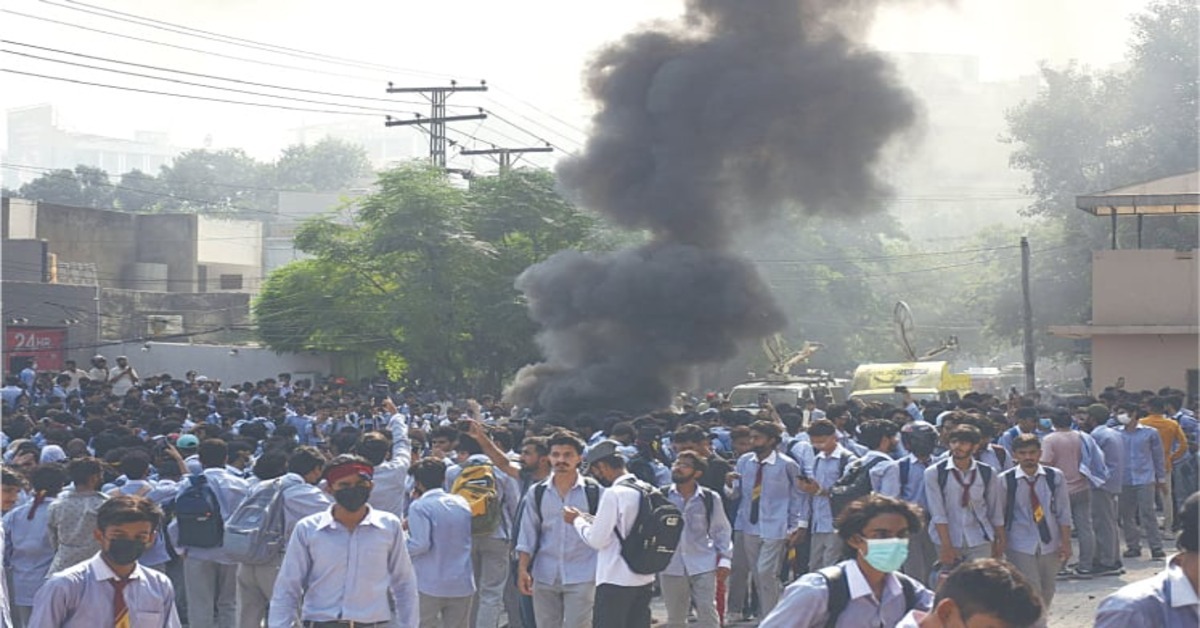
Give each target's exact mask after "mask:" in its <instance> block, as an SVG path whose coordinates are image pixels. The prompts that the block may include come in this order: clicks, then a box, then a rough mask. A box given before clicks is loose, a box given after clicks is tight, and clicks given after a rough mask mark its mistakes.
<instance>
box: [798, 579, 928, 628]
mask: <svg viewBox="0 0 1200 628" xmlns="http://www.w3.org/2000/svg"><path fill="white" fill-rule="evenodd" d="M817 573H819V574H821V577H822V578H825V588H826V590H827V591H828V600H827V602H826V604H825V612H826V614H827V617H826V619H825V628H836V626H837V621H838V618H839V617H841V615H842V611H845V610H846V607H847V606H849V605H850V583H849V582H848V581H847V580H846V570H845V569H843V568H842V566H841V565H833V566H831V567H824V568H822V569H819V570H818V571H817ZM893 575H895V576H896V578H897V579H898V580H900V589H901V590H902V591H903V592H904V611H905V612H906V613H907V612H908V611H911V610H913V609H915V608H916V607H917V585H916V583H915V582H914V581H913V579H912V578H909V577H908V576H906V575H904V574H902V573H900V572H896V573H895V574H893Z"/></svg>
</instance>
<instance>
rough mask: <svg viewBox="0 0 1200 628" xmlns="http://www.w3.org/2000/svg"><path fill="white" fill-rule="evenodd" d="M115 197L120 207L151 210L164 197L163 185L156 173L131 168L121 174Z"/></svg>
mask: <svg viewBox="0 0 1200 628" xmlns="http://www.w3.org/2000/svg"><path fill="white" fill-rule="evenodd" d="M115 197H116V201H117V206H118V207H119V208H120V209H123V210H125V211H128V212H145V211H150V210H152V209H154V207H155V206H156V205H157V204H158V203H159V201H161V200H162V199H163V193H162V186H161V185H159V181H158V179H157V178H155V177H154V175H152V174H146V173H145V172H142V171H141V170H130V171H129V172H126V173H125V174H123V175H121V183H120V184H118V185H117V188H116V190H115Z"/></svg>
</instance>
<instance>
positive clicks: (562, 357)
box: [509, 0, 915, 416]
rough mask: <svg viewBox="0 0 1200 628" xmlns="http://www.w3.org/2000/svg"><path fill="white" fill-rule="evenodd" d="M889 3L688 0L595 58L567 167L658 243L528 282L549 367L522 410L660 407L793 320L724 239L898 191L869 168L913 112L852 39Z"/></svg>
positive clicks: (604, 207)
mask: <svg viewBox="0 0 1200 628" xmlns="http://www.w3.org/2000/svg"><path fill="white" fill-rule="evenodd" d="M877 4H878V3H877V2H868V1H865V0H859V1H855V2H841V1H835V0H756V1H755V2H744V1H742V0H691V1H690V2H688V3H687V5H686V11H685V14H684V16H683V17H682V19H681V20H679V22H678V23H676V24H672V25H665V24H659V25H656V26H654V27H652V28H651V29H648V30H643V31H639V32H635V33H632V34H630V35H627V36H626V37H625V38H623V39H622V40H621V41H619V42H617V43H614V44H612V45H610V46H608V47H606V48H604V49H603V50H601V51H600V52H599V53H598V54H597V55H596V57H595V59H594V60H593V61H592V63H591V65H590V66H589V67H588V68H587V71H586V73H585V82H586V89H587V92H588V95H589V96H590V97H591V98H593V99H594V100H595V101H596V102H597V104H598V110H597V113H596V115H595V117H594V118H593V128H592V132H591V136H590V137H589V138H588V140H587V142H586V145H585V148H584V150H583V151H582V152H581V153H580V154H579V155H577V156H575V157H572V158H568V159H564V160H563V161H561V162H560V163H559V167H558V174H559V176H560V179H561V181H562V183H563V185H564V186H565V187H566V188H567V189H568V190H569V191H570V192H571V193H573V194H574V195H575V196H576V197H577V199H578V200H579V201H580V202H581V203H582V204H583V205H584V206H586V207H588V208H591V209H594V210H597V211H600V212H603V213H604V214H606V215H607V216H609V217H610V218H612V219H613V220H614V221H615V222H617V223H618V224H620V225H622V226H624V227H627V228H630V229H646V230H648V231H649V232H650V233H651V234H652V237H653V239H652V241H651V242H650V243H649V244H647V245H645V246H644V247H641V248H639V249H634V250H626V251H618V252H616V253H610V254H584V253H579V252H574V251H566V252H562V253H559V254H557V255H555V256H553V257H551V258H550V259H548V260H547V261H545V262H543V263H541V264H538V265H535V266H533V267H531V268H529V269H527V270H526V271H525V273H524V274H522V275H521V277H520V278H518V280H517V287H518V289H520V290H522V291H523V292H524V293H525V295H526V297H527V298H528V300H529V303H530V313H531V316H532V317H533V318H534V320H535V321H537V322H538V323H539V324H541V325H542V328H543V331H542V332H541V334H540V335H539V343H540V345H541V347H542V350H543V352H544V355H545V358H546V360H545V362H543V363H541V364H537V365H532V366H529V367H526V368H525V369H522V370H521V371H520V372H519V373H518V374H517V379H516V381H515V382H514V384H513V386H512V387H511V388H510V390H509V397H510V398H511V399H512V400H513V401H515V402H517V403H519V404H522V405H527V406H533V407H536V408H539V409H540V410H542V411H546V412H550V413H552V414H559V415H566V416H569V415H570V414H571V413H575V412H579V411H583V410H605V409H620V410H627V411H633V412H641V411H646V410H651V409H654V408H658V407H662V406H665V405H666V404H667V403H668V402H669V400H670V395H671V393H672V391H673V390H675V389H676V388H677V387H678V386H680V385H683V384H685V383H686V382H687V380H688V376H689V374H690V371H691V369H692V368H693V367H694V366H698V365H700V364H701V363H705V362H713V361H720V360H725V359H728V358H730V357H732V356H733V355H734V354H735V353H736V347H737V343H738V342H739V341H742V340H746V339H752V338H757V337H761V336H763V335H765V334H769V333H771V332H774V331H777V330H779V329H781V328H782V327H783V326H784V324H785V317H784V315H783V313H782V312H780V311H779V308H778V307H777V306H776V305H775V303H774V301H773V300H772V298H771V296H770V293H769V291H768V289H767V288H766V286H765V285H764V284H763V283H762V281H761V279H760V278H759V276H758V274H757V272H756V271H755V270H754V269H753V267H752V266H751V265H749V264H748V263H747V262H745V261H744V260H741V259H738V258H736V257H734V256H733V255H731V254H730V253H729V252H728V251H727V245H728V243H729V242H730V239H731V237H732V236H733V234H734V233H735V232H736V231H738V230H739V229H742V228H744V227H746V226H749V225H752V224H756V223H759V222H761V221H763V220H765V219H767V218H769V217H772V216H774V215H777V213H778V212H779V210H780V209H781V208H784V207H787V206H791V205H799V206H801V207H802V208H803V209H804V210H805V211H808V212H814V213H829V214H838V215H849V214H854V215H858V214H861V213H863V212H867V211H871V210H873V209H876V208H878V207H879V206H880V204H881V202H882V201H883V199H884V198H885V197H886V195H887V192H888V188H887V186H886V184H885V183H884V182H883V181H882V180H880V179H879V177H878V176H877V175H876V173H875V171H874V166H875V165H876V164H877V162H878V160H879V159H880V157H881V153H882V149H883V147H884V146H885V145H886V144H887V142H888V141H889V140H890V139H891V138H892V137H893V136H895V135H896V134H897V133H898V132H899V131H901V130H903V129H904V128H906V127H907V126H908V125H910V124H911V123H912V122H913V121H914V119H915V105H914V101H913V97H912V95H911V94H909V93H908V92H907V91H906V90H905V89H904V88H903V87H902V86H901V85H899V83H898V81H897V79H896V77H895V75H894V73H893V70H892V68H891V66H890V65H889V64H888V63H887V62H885V61H884V59H883V57H881V56H879V55H878V54H876V53H874V52H872V51H870V50H868V49H866V48H865V47H863V45H862V44H861V43H860V42H859V40H858V39H857V35H858V34H861V33H863V32H865V31H866V26H867V25H869V23H870V18H871V16H872V14H873V11H874V10H875V8H876V5H877Z"/></svg>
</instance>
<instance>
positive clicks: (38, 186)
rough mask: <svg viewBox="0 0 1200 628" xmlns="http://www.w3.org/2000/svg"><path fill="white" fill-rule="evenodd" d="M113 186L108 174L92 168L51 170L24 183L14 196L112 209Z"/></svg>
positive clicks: (76, 167)
mask: <svg viewBox="0 0 1200 628" xmlns="http://www.w3.org/2000/svg"><path fill="white" fill-rule="evenodd" d="M113 192H114V187H113V184H112V183H111V182H109V180H108V173H107V172H105V171H103V170H101V169H99V168H92V167H91V166H83V165H80V166H75V169H74V170H67V169H62V170H52V171H50V172H47V173H46V174H43V175H42V176H40V177H38V178H36V179H34V180H33V181H30V182H29V183H26V184H24V185H22V186H21V187H20V189H18V190H17V193H16V196H18V197H20V198H26V199H30V200H35V201H43V202H46V203H55V204H58V205H70V206H73V207H95V208H98V209H112V206H113Z"/></svg>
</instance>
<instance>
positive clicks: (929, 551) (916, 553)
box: [904, 528, 938, 588]
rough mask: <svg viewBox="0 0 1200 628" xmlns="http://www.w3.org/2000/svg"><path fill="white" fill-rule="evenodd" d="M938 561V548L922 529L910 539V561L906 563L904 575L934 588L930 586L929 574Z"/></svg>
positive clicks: (911, 535)
mask: <svg viewBox="0 0 1200 628" xmlns="http://www.w3.org/2000/svg"><path fill="white" fill-rule="evenodd" d="M937 560H938V554H937V546H936V545H934V544H933V539H931V538H929V532H928V531H927V530H926V529H925V528H921V531H920V532H918V533H914V534H910V535H909V537H908V560H905V561H904V573H905V574H907V575H908V576H909V577H912V578H915V579H916V580H917V581H918V582H920V583H921V584H923V585H925V586H927V587H930V588H933V587H932V586H930V584H929V573H930V572H931V571H933V564H934V563H936V562H937Z"/></svg>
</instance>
